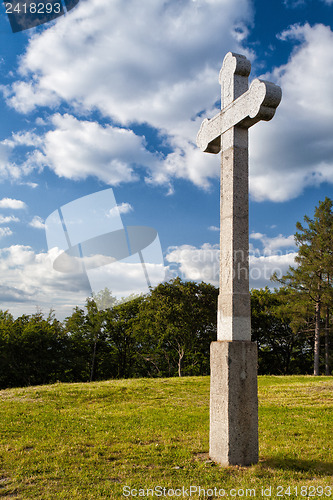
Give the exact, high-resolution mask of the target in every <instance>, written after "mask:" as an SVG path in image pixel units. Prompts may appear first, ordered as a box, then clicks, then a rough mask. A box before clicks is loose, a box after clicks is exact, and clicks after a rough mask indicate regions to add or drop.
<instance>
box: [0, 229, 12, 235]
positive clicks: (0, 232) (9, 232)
mask: <svg viewBox="0 0 333 500" xmlns="http://www.w3.org/2000/svg"><path fill="white" fill-rule="evenodd" d="M12 234H13V231H12V230H11V229H10V228H9V227H0V238H3V237H5V236H11V235H12Z"/></svg>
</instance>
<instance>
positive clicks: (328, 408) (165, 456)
mask: <svg viewBox="0 0 333 500" xmlns="http://www.w3.org/2000/svg"><path fill="white" fill-rule="evenodd" d="M0 400H1V410H0V431H1V437H0V445H1V455H0V456H1V463H0V497H2V498H18V499H25V498H34V499H52V500H53V499H82V500H88V499H100V498H115V499H116V498H125V497H123V488H124V486H126V485H127V486H129V487H130V488H132V489H135V490H136V491H137V492H138V493H139V489H140V488H142V489H147V488H155V487H157V486H161V487H165V488H166V489H168V488H174V489H175V488H181V487H182V486H184V487H185V488H189V487H190V486H191V485H192V486H198V487H199V486H201V487H202V488H206V489H208V488H214V487H216V488H217V490H218V489H221V488H223V489H224V490H225V491H226V492H227V493H229V492H230V490H231V489H233V488H236V489H237V490H238V489H244V490H245V489H250V488H252V489H253V488H254V489H255V490H256V496H257V497H259V498H261V497H262V495H261V488H268V487H270V486H271V487H272V496H271V498H278V497H277V496H276V493H277V490H276V488H277V487H278V486H279V485H280V486H282V487H283V488H287V487H288V486H292V488H296V487H297V488H298V491H297V495H296V490H295V489H294V490H290V493H291V494H290V495H288V494H286V495H284V498H329V497H328V496H327V495H326V496H325V494H323V495H320V494H319V492H320V491H321V490H320V489H319V490H315V489H313V490H311V492H312V493H315V494H314V495H313V494H310V495H309V496H304V495H302V496H301V495H300V489H299V488H300V487H301V486H304V487H306V488H309V487H310V486H311V487H314V488H320V487H323V488H325V487H327V486H333V485H332V473H333V453H332V441H333V440H332V431H333V412H332V410H333V380H332V379H331V378H330V377H316V378H314V377H299V376H297V377H296V376H295V377H259V420H260V421H259V435H260V462H259V464H257V465H254V466H251V467H247V468H241V467H229V468H222V467H220V466H218V465H215V464H214V463H212V462H211V461H210V460H209V457H208V436H209V378H208V377H189V378H181V379H176V378H174V379H137V380H112V381H106V382H96V383H90V384H56V385H52V386H40V387H29V388H24V389H8V390H4V391H0ZM127 491H128V490H127ZM274 491H275V494H274ZM281 491H282V490H281ZM306 491H307V490H303V492H305V493H306ZM309 491H310V490H309ZM327 492H329V490H328V489H326V490H324V493H327ZM244 496H245V494H244ZM240 497H241V496H239V497H238V496H237V497H236V498H240ZM175 498H176V497H175ZM191 498H203V496H201V497H199V496H198V494H192V497H191ZM206 498H207V497H206ZM213 498H214V497H213ZM234 498H235V497H234ZM331 498H333V487H332V492H331Z"/></svg>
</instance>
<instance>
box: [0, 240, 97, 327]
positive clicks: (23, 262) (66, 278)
mask: <svg viewBox="0 0 333 500" xmlns="http://www.w3.org/2000/svg"><path fill="white" fill-rule="evenodd" d="M60 253H61V251H59V250H58V249H56V248H53V249H52V250H50V251H49V252H47V253H45V252H40V253H35V252H34V251H33V250H32V248H31V247H29V246H23V245H13V246H11V247H8V248H2V249H0V272H1V285H0V300H1V308H2V309H9V310H10V312H11V313H12V314H14V315H21V314H23V313H26V314H31V312H32V308H33V307H34V306H40V307H41V308H42V309H44V310H45V311H46V313H47V312H48V311H49V309H50V308H51V307H54V308H55V310H56V315H57V317H58V318H59V319H62V318H64V317H65V316H66V315H70V314H71V312H72V309H73V308H74V307H75V306H76V305H79V306H82V305H83V304H84V302H85V299H86V297H87V296H88V295H89V293H90V288H89V286H88V282H87V280H86V279H84V277H82V276H80V275H72V274H63V273H59V272H57V271H55V270H54V269H53V266H52V264H53V261H54V259H55V258H56V256H57V255H58V254H60Z"/></svg>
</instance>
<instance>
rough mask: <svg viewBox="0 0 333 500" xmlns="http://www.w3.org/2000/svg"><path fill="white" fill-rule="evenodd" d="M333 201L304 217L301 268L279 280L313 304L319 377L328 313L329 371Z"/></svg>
mask: <svg viewBox="0 0 333 500" xmlns="http://www.w3.org/2000/svg"><path fill="white" fill-rule="evenodd" d="M332 206H333V202H332V200H330V199H329V198H327V197H326V198H325V200H324V201H320V202H319V206H318V207H316V208H315V213H314V218H313V219H310V217H308V216H307V215H305V216H304V222H305V224H301V223H300V222H297V224H296V228H297V232H296V233H295V242H296V245H297V246H298V248H299V250H298V255H297V257H296V258H295V262H296V264H298V265H297V267H290V268H289V272H288V273H287V274H286V275H285V276H283V277H282V278H281V279H278V278H277V276H276V274H275V275H273V277H272V279H273V280H275V281H279V282H280V283H282V284H283V285H285V286H287V287H288V288H291V289H294V290H296V291H298V292H300V293H299V297H300V300H308V301H311V302H312V304H313V306H314V316H315V328H314V370H313V373H314V375H319V360H320V357H319V356H320V326H321V316H322V314H326V318H328V319H326V328H325V330H326V342H325V348H326V355H325V361H326V373H327V372H329V366H328V360H329V352H328V350H329V340H328V335H329V333H328V332H329V311H330V309H331V308H332V306H333V213H332Z"/></svg>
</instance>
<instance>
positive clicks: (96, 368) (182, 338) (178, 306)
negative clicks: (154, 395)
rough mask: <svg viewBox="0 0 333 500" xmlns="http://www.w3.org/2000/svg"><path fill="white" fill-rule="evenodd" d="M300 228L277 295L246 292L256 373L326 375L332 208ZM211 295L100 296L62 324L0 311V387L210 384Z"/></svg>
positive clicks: (187, 289) (163, 290) (202, 286)
mask: <svg viewBox="0 0 333 500" xmlns="http://www.w3.org/2000/svg"><path fill="white" fill-rule="evenodd" d="M304 221H305V223H306V226H305V225H302V224H300V223H297V232H296V235H295V241H296V244H297V245H298V248H299V251H298V256H297V259H296V260H297V266H295V267H290V269H289V271H288V273H287V274H286V275H285V276H283V277H282V278H279V279H278V278H277V276H273V279H275V280H278V281H279V282H280V284H281V285H282V286H281V287H280V288H279V289H275V290H273V291H272V290H269V289H268V288H265V289H261V290H251V315H252V340H253V341H255V342H257V345H258V371H259V374H276V375H280V374H310V373H314V374H315V375H319V374H320V373H325V374H326V375H330V374H331V366H332V354H331V352H330V335H331V329H332V315H331V314H330V312H331V310H332V306H333V282H332V280H333V244H332V243H333V214H332V201H331V200H329V199H328V198H326V199H325V201H324V202H320V204H319V206H318V207H317V208H316V210H315V214H314V218H313V219H310V218H309V217H305V218H304ZM217 296H218V289H217V288H215V287H214V286H213V285H210V284H207V283H204V282H202V283H195V282H192V281H182V280H181V279H180V278H176V279H174V280H171V281H169V282H167V283H161V284H160V285H158V286H157V287H156V288H154V289H152V290H151V291H150V293H149V294H147V295H146V296H140V297H133V298H132V300H129V301H127V302H122V303H117V301H116V300H115V299H114V298H113V297H112V294H111V293H110V292H109V291H108V290H107V289H106V290H104V291H102V292H100V294H98V295H97V296H95V297H90V298H88V299H87V301H86V305H85V307H84V308H79V307H76V308H75V309H74V310H73V312H72V314H71V316H69V317H68V318H66V319H65V320H64V321H63V322H60V321H58V320H57V319H56V317H55V315H54V313H53V312H52V311H51V312H50V313H49V315H48V316H47V317H45V316H44V315H43V314H42V313H41V312H36V313H35V314H32V315H22V316H20V317H19V318H17V319H14V318H13V316H12V315H11V314H10V313H9V312H8V311H0V388H1V389H3V388H6V387H17V386H25V385H38V384H48V383H54V382H57V381H61V382H84V381H92V380H103V379H109V378H128V377H173V376H185V375H208V374H209V350H210V343H211V342H212V341H214V340H216V317H217ZM97 304H98V307H97ZM103 304H109V305H110V304H112V307H106V308H102V307H101V306H103Z"/></svg>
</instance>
